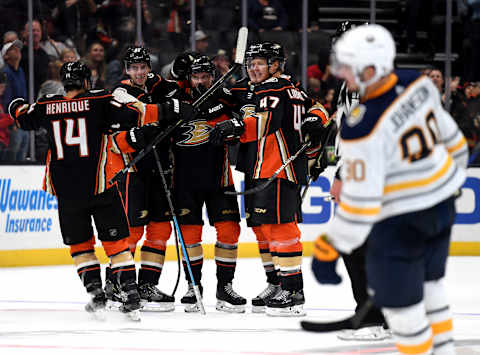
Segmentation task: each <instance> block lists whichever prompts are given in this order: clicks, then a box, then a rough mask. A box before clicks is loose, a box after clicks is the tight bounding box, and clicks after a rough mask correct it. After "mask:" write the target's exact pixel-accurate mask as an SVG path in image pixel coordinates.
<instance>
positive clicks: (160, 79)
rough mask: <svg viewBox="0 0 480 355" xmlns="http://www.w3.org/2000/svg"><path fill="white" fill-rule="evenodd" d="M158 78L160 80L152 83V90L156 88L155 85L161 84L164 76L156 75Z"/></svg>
mask: <svg viewBox="0 0 480 355" xmlns="http://www.w3.org/2000/svg"><path fill="white" fill-rule="evenodd" d="M155 76H156V77H157V78H158V81H157V82H155V84H153V85H152V88H151V89H150V92H152V91H153V89H154V88H155V86H157V85H158V84H160V82H161V81H162V77H161V76H160V75H158V74H157V75H155Z"/></svg>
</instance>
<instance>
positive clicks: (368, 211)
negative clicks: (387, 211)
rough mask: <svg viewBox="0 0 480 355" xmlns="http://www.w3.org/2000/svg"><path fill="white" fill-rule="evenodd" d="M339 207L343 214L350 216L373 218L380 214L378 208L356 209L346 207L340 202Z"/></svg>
mask: <svg viewBox="0 0 480 355" xmlns="http://www.w3.org/2000/svg"><path fill="white" fill-rule="evenodd" d="M339 207H340V208H341V209H342V210H344V211H345V212H348V213H351V214H359V215H367V216H375V215H377V214H379V213H380V207H374V208H365V207H356V206H351V205H347V204H346V203H345V202H340V205H339Z"/></svg>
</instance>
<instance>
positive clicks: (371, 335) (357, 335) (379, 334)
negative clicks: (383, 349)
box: [337, 326, 392, 341]
mask: <svg viewBox="0 0 480 355" xmlns="http://www.w3.org/2000/svg"><path fill="white" fill-rule="evenodd" d="M391 337H392V333H391V331H389V330H386V329H383V327H382V326H374V327H365V328H360V329H355V330H353V329H345V330H342V331H341V332H340V333H338V335H337V338H338V339H340V340H347V341H352V340H353V341H381V340H385V339H389V338H391Z"/></svg>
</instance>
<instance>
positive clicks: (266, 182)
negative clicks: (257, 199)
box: [224, 142, 310, 196]
mask: <svg viewBox="0 0 480 355" xmlns="http://www.w3.org/2000/svg"><path fill="white" fill-rule="evenodd" d="M308 147H310V142H307V143H303V145H302V146H301V147H300V148H299V149H298V150H297V152H296V153H295V154H294V155H292V156H291V157H290V158H288V159H287V160H286V161H285V163H283V165H282V166H281V167H279V168H278V169H277V170H276V171H275V172H274V173H273V175H272V176H270V177H269V178H268V180H267V181H265V182H264V183H263V184H261V185H258V186H256V187H254V188H251V189H248V190H245V191H225V192H224V194H225V195H234V196H238V195H251V194H254V193H257V192H259V191H262V190H264V189H265V188H266V187H267V186H268V185H270V183H271V182H272V181H273V180H275V178H276V177H277V176H278V174H280V173H281V172H282V171H283V169H285V168H286V167H287V166H288V165H289V164H290V163H292V162H293V161H294V160H295V159H297V157H298V156H299V155H300V154H302V153H303V152H304V151H305V150H306V149H307V148H308Z"/></svg>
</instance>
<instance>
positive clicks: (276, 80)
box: [10, 42, 330, 316]
mask: <svg viewBox="0 0 480 355" xmlns="http://www.w3.org/2000/svg"><path fill="white" fill-rule="evenodd" d="M124 63H125V69H126V73H127V75H128V79H126V80H124V81H123V82H122V83H121V84H120V85H119V86H118V87H117V88H116V89H115V90H113V92H111V93H110V92H106V91H104V90H89V89H88V82H89V80H90V73H89V70H88V68H87V67H86V66H85V65H84V64H82V63H80V62H74V63H68V64H65V65H64V66H63V67H62V71H61V74H62V82H63V84H64V86H65V89H66V92H67V95H66V96H61V95H60V96H59V95H57V96H52V95H49V96H46V97H44V98H42V99H40V100H39V101H38V102H37V103H35V104H33V105H27V104H25V103H24V102H23V101H22V100H17V101H15V102H14V103H13V104H12V105H11V106H10V112H11V114H12V116H14V117H15V118H16V120H17V122H18V123H19V125H20V126H21V127H22V128H24V129H38V128H39V127H44V128H45V129H47V131H48V132H49V136H50V148H51V149H50V152H49V155H48V159H47V167H46V175H45V188H46V189H47V191H50V192H51V193H54V194H55V195H56V196H57V198H58V201H59V204H58V205H59V219H60V227H61V231H62V236H63V240H64V243H65V244H67V245H69V246H70V250H71V255H72V257H73V259H74V262H75V264H76V266H77V270H78V274H79V276H80V278H81V280H82V281H83V283H84V285H85V287H86V289H87V292H89V293H90V294H91V295H92V301H91V302H90V303H89V304H88V305H87V310H88V311H92V312H95V311H97V310H98V309H103V308H104V307H105V306H106V307H107V308H115V307H118V308H119V309H120V310H121V311H123V312H125V313H137V314H138V310H139V309H143V310H158V311H173V310H174V301H175V299H174V297H172V296H170V295H167V294H165V293H163V292H161V291H160V290H159V289H158V288H157V285H158V282H159V278H160V275H161V272H162V268H163V264H164V260H165V251H166V245H167V240H168V239H169V238H170V235H171V234H172V227H171V219H172V213H171V210H170V209H169V204H168V201H167V198H166V189H165V188H164V186H163V185H162V179H161V176H160V171H159V169H158V163H160V166H161V167H162V173H163V175H164V177H165V178H166V180H167V185H168V186H167V190H168V191H169V193H170V192H171V194H172V196H173V205H174V208H175V211H176V214H177V216H178V222H179V225H180V230H181V235H182V237H183V239H184V242H185V246H186V250H187V251H188V256H189V261H190V265H191V270H192V275H193V278H194V281H195V284H197V285H199V287H200V290H201V291H202V287H201V278H202V265H203V250H202V244H201V242H202V225H203V219H202V208H203V206H204V205H205V206H206V208H207V212H208V219H209V222H210V224H211V225H212V226H214V227H215V229H216V233H217V240H216V243H215V262H216V268H217V270H216V276H217V292H216V298H217V306H216V308H217V310H220V311H226V312H245V305H246V303H247V300H246V299H245V298H243V297H242V296H240V295H239V294H238V293H237V292H235V290H234V289H233V288H232V281H233V278H234V274H235V268H236V261H237V245H238V239H239V235H240V225H239V222H240V213H239V207H238V203H237V198H236V197H235V196H232V195H227V194H225V191H234V185H233V179H232V172H231V167H230V163H229V154H228V150H229V149H228V148H229V145H233V144H239V145H240V148H239V150H238V151H239V153H238V157H237V160H238V163H237V169H238V170H240V171H242V172H243V173H244V174H245V185H246V188H250V187H254V186H257V185H259V184H262V183H263V182H264V181H265V180H266V179H268V178H269V177H270V176H272V175H273V173H274V172H275V170H276V169H277V168H279V167H280V166H281V165H282V164H284V163H285V161H286V160H287V159H289V158H290V157H291V156H292V155H294V154H295V153H296V152H297V151H298V150H299V149H300V148H301V147H302V145H303V144H306V143H307V142H308V143H309V147H308V151H307V154H306V155H302V156H299V157H298V158H297V159H295V160H294V161H293V162H292V163H291V164H289V165H288V166H287V167H286V168H285V169H284V170H283V171H282V172H281V173H280V174H279V175H278V177H277V178H276V179H275V181H274V182H273V183H271V184H270V185H269V186H268V187H267V188H265V189H263V190H262V191H260V192H258V193H256V194H253V195H248V196H246V198H245V211H246V219H247V224H248V226H249V227H251V228H253V231H254V233H255V235H256V236H257V239H258V245H259V250H260V254H261V259H262V263H263V265H264V268H265V273H266V275H267V286H266V288H265V290H264V291H262V292H261V293H260V294H259V295H258V297H256V298H254V299H253V300H252V306H253V311H254V312H265V310H266V312H267V313H268V314H271V315H284V314H286V315H291V314H295V315H298V314H303V309H302V306H303V304H304V302H305V300H304V295H303V279H302V271H301V260H302V244H301V242H300V230H299V229H298V227H297V223H298V222H301V218H302V216H301V211H300V198H299V192H300V191H299V186H300V185H304V184H305V183H306V181H307V175H308V165H307V160H308V159H312V160H315V159H316V157H317V155H318V153H319V147H320V145H321V141H322V139H324V137H325V134H326V132H328V130H329V129H330V126H329V123H330V122H329V117H328V113H327V112H326V110H325V109H324V108H323V107H322V106H321V105H320V104H319V103H317V102H314V101H313V100H312V99H310V98H309V97H307V95H306V94H305V92H304V91H303V90H302V89H301V88H299V87H298V85H296V84H295V83H294V82H293V81H292V80H291V79H290V77H289V76H286V75H284V74H283V66H284V63H285V55H284V51H283V48H282V46H281V45H279V44H276V43H271V42H264V43H259V44H255V45H251V46H250V47H249V48H248V50H247V52H246V59H245V68H246V71H247V73H248V77H247V78H245V79H243V80H240V81H239V82H237V84H235V86H234V87H233V88H232V90H227V89H220V90H218V91H217V92H215V94H214V95H213V96H212V97H211V98H210V99H209V100H208V101H207V102H205V103H204V104H202V105H201V106H200V107H196V108H195V110H194V109H193V107H192V106H191V104H192V103H193V102H194V101H195V100H196V99H197V98H198V97H200V96H201V95H202V93H204V92H205V91H206V90H207V89H208V88H209V87H211V86H212V84H213V83H214V81H215V77H216V70H215V66H214V65H213V63H212V61H211V59H210V58H208V57H207V56H205V55H197V54H196V53H183V54H181V55H179V56H178V57H177V58H176V60H175V61H174V64H173V67H172V71H171V76H172V77H173V78H174V80H166V79H165V78H162V77H161V76H160V75H158V74H156V73H153V72H152V71H151V63H150V56H149V54H148V51H147V50H146V49H145V48H143V47H130V48H129V49H128V50H127V52H126V54H125V56H124ZM73 106H76V107H80V106H82V109H81V110H66V111H65V112H64V110H62V109H61V107H73ZM52 107H53V108H54V109H52ZM56 108H59V109H56ZM179 120H182V124H180V125H178V127H177V128H176V129H175V130H174V131H173V132H172V134H171V135H169V136H168V137H167V138H166V139H163V140H162V141H161V142H159V144H157V145H156V148H155V150H156V154H153V153H154V152H149V153H148V154H146V155H145V156H144V158H143V159H141V160H139V161H138V162H137V163H136V164H135V165H134V166H132V167H131V168H130V169H129V170H128V173H126V174H124V175H123V176H122V177H121V178H120V179H117V180H116V181H115V182H112V181H111V179H112V177H113V176H114V174H116V173H117V172H118V171H120V170H121V169H123V168H125V167H127V165H128V164H129V162H130V161H131V160H132V159H133V158H134V157H135V156H136V155H137V154H138V152H139V151H141V150H142V149H143V148H145V146H146V145H147V144H148V143H150V142H151V141H152V140H153V138H154V137H156V136H158V135H159V134H161V133H162V132H163V131H164V130H165V128H167V127H169V126H170V125H173V124H175V123H177V122H178V121H179ZM157 160H158V161H157ZM192 176H195V178H192ZM317 176H318V175H317ZM72 186H75V188H73V189H72ZM124 214H125V215H126V218H124V216H122V215H124ZM90 216H93V218H94V221H95V225H96V228H97V231H98V238H99V239H100V241H101V242H102V244H103V247H104V249H105V251H106V254H107V255H108V256H109V258H110V265H109V267H107V271H106V281H105V285H104V286H103V285H102V281H101V275H100V264H99V261H98V259H97V258H96V256H95V254H94V244H95V239H94V236H93V230H92V226H91V223H90ZM143 236H145V240H144V242H143V244H142V246H141V248H140V254H141V255H140V268H139V270H138V278H137V277H136V270H135V264H134V261H133V257H132V255H133V253H135V250H136V247H137V243H138V242H139V241H140V239H141V238H142V237H143ZM184 266H185V259H184ZM185 274H186V275H187V281H188V283H189V288H188V291H187V293H186V294H185V295H184V296H183V297H182V299H181V303H182V304H184V305H185V311H187V312H195V311H198V307H197V305H196V297H195V293H194V290H193V287H192V281H191V280H190V277H189V274H188V273H187V272H186V273H185ZM137 316H138V315H137Z"/></svg>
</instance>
